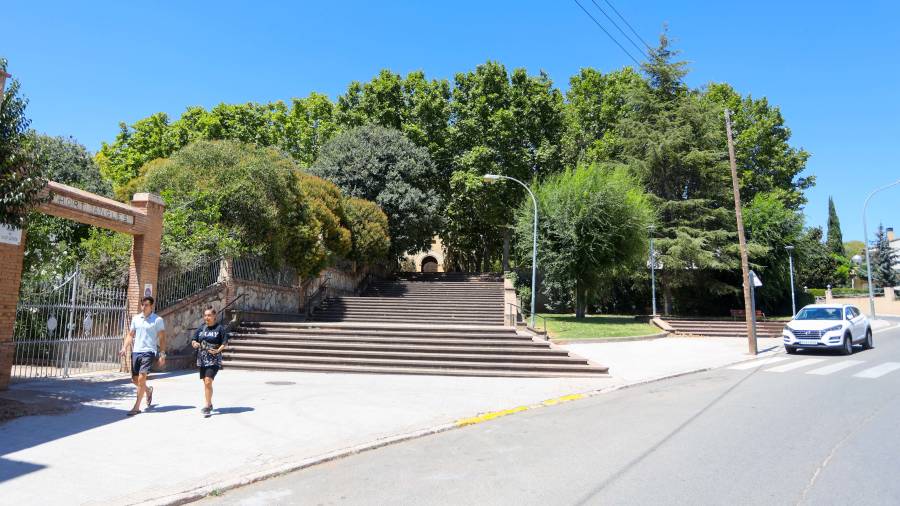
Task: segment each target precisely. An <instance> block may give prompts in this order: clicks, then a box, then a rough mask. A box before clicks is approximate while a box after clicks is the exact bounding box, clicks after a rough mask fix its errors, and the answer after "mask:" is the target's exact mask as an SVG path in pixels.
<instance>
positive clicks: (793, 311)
mask: <svg viewBox="0 0 900 506" xmlns="http://www.w3.org/2000/svg"><path fill="white" fill-rule="evenodd" d="M784 249H786V250H787V252H788V268H789V269H790V270H791V316H793V315H796V314H797V299H796V298H795V297H794V247H793V246H792V245H787V246H785V247H784Z"/></svg>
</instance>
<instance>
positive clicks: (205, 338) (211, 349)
mask: <svg viewBox="0 0 900 506" xmlns="http://www.w3.org/2000/svg"><path fill="white" fill-rule="evenodd" d="M227 342H228V331H227V330H226V329H225V325H222V324H221V323H220V322H217V321H216V310H215V309H213V308H212V307H207V308H206V310H205V311H203V325H201V326H200V328H198V329H197V332H195V333H194V338H193V339H192V340H191V346H193V347H194V349H196V350H197V367H199V368H200V380H201V381H203V393H204V395H205V396H206V404H205V405H204V406H203V409H201V410H200V411H201V412H202V413H203V414H204V415H205V416H210V415H211V414H212V410H213V405H212V395H213V380H214V379H216V374H218V372H219V368H220V367H222V350H224V349H225V343H227Z"/></svg>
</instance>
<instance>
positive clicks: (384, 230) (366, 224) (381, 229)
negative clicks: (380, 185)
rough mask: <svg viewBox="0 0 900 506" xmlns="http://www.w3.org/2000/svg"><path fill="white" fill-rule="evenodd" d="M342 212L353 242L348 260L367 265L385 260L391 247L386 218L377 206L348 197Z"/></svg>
mask: <svg viewBox="0 0 900 506" xmlns="http://www.w3.org/2000/svg"><path fill="white" fill-rule="evenodd" d="M344 210H345V211H346V213H347V220H348V222H349V224H350V231H351V232H352V235H351V239H352V241H353V248H352V249H351V251H350V255H349V258H350V259H351V260H355V261H357V262H362V263H367V264H374V263H378V262H381V261H383V260H385V259H387V256H388V252H389V251H390V247H391V237H390V235H389V230H388V227H389V225H388V218H387V215H386V214H384V211H382V210H381V208H380V207H378V204H376V203H374V202H370V201H368V200H363V199H358V198H355V197H350V198H348V199H346V200H345V201H344Z"/></svg>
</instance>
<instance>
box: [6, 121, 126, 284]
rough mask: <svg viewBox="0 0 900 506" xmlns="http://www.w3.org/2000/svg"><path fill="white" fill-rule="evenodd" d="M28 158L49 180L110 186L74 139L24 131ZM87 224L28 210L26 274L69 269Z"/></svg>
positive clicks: (96, 189)
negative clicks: (26, 137) (26, 135)
mask: <svg viewBox="0 0 900 506" xmlns="http://www.w3.org/2000/svg"><path fill="white" fill-rule="evenodd" d="M28 146H29V149H30V150H31V154H30V158H31V159H32V160H34V163H35V164H36V165H37V166H39V167H40V168H41V171H42V173H43V176H44V177H45V178H47V179H49V180H52V181H56V182H58V183H63V184H66V185H69V186H74V187H76V188H80V189H82V190H85V191H89V192H92V193H96V194H99V195H103V196H107V197H108V196H110V195H111V188H110V185H109V183H108V182H107V181H105V180H103V178H102V177H101V175H100V171H99V169H98V168H97V164H96V163H95V162H94V160H93V158H92V157H91V155H90V153H88V151H87V150H86V149H85V148H84V146H82V145H81V144H78V143H77V142H76V141H75V140H74V139H71V138H65V137H50V136H47V135H40V134H37V133H35V132H33V131H32V132H29V133H28ZM90 230H91V227H90V226H88V225H84V224H81V223H76V222H74V221H71V220H66V219H63V218H57V217H55V216H49V215H46V214H43V213H39V212H32V213H31V216H30V217H29V223H28V234H27V242H26V247H25V259H24V272H25V276H26V277H29V278H36V277H51V278H52V277H55V276H59V275H62V274H65V273H67V272H69V271H71V270H72V269H73V268H74V267H75V263H76V262H79V261H82V260H83V258H84V256H85V251H84V249H83V248H82V246H81V243H82V241H84V240H86V239H87V238H88V236H89V235H90Z"/></svg>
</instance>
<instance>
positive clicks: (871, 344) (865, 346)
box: [863, 329, 875, 350]
mask: <svg viewBox="0 0 900 506" xmlns="http://www.w3.org/2000/svg"><path fill="white" fill-rule="evenodd" d="M874 347H875V343H874V342H873V341H872V329H866V339H865V340H864V341H863V349H865V350H871V349H872V348H874Z"/></svg>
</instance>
